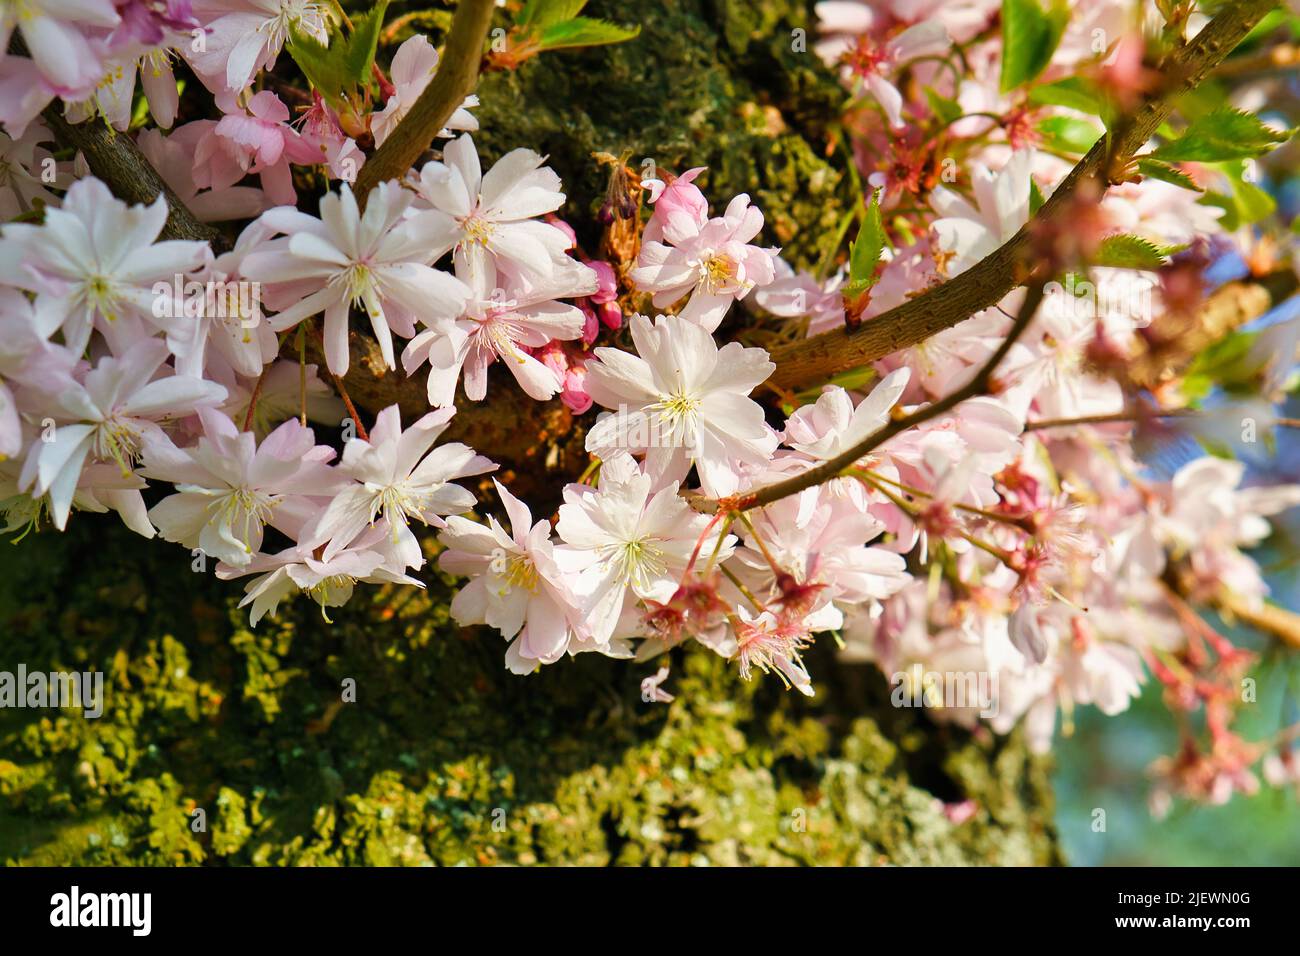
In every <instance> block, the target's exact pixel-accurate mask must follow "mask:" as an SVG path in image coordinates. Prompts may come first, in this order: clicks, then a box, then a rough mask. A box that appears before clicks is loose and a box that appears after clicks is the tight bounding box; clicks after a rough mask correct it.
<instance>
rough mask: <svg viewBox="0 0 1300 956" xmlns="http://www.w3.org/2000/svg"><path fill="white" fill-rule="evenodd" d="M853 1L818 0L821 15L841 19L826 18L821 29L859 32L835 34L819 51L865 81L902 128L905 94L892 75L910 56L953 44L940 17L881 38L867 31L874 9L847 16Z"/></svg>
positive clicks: (843, 70)
mask: <svg viewBox="0 0 1300 956" xmlns="http://www.w3.org/2000/svg"><path fill="white" fill-rule="evenodd" d="M850 6H853V5H851V4H846V3H819V4H818V5H817V7H818V11H817V12H818V16H819V17H822V16H824V15H825V14H831V15H832V16H834V17H835V19H839V20H840V22H839V23H838V24H837V23H836V22H835V21H834V20H831V21H830V22H826V21H823V25H822V29H823V31H826V32H836V31H838V30H844V29H845V28H848V29H847V31H846V32H850V33H856V34H858V35H857V36H856V38H854V39H852V40H849V41H846V40H845V39H844V38H835V37H832V38H831V40H830V41H829V42H827V41H822V42H820V43H819V44H818V45H817V52H818V54H819V55H820V56H821V57H822V58H823V59H824V60H826V61H827V63H828V64H829V65H832V66H833V65H837V64H838V65H839V66H840V73H841V76H842V77H843V78H844V79H845V81H846V82H852V83H855V84H856V83H862V84H865V86H866V87H867V89H868V90H869V91H870V93H871V95H872V96H874V97H875V99H876V101H877V102H878V103H879V104H880V107H881V109H883V110H884V111H885V117H886V118H887V119H888V120H889V125H890V126H891V127H893V128H894V129H901V128H902V127H903V125H904V123H903V95H902V94H901V93H900V92H899V91H898V87H896V86H894V84H893V83H891V82H890V81H889V75H890V74H891V73H893V72H895V71H896V70H897V69H898V68H899V67H900V66H902V65H903V64H904V63H906V62H908V61H909V60H914V59H917V58H919V57H923V56H935V55H939V54H943V53H946V52H947V51H948V49H949V48H950V47H951V46H952V39H951V37H949V35H948V30H947V28H946V27H945V26H944V24H943V22H942V21H941V20H939V19H930V20H925V21H924V22H921V23H917V24H914V25H913V26H910V27H908V28H907V29H906V30H904V31H903V32H902V33H899V34H898V35H896V36H893V37H890V38H889V39H885V40H881V39H878V38H877V37H875V36H873V35H872V34H870V33H867V32H861V33H859V32H858V31H859V30H862V31H865V30H867V28H868V27H870V25H871V21H872V17H871V11H870V10H868V9H865V8H862V9H861V10H860V12H859V11H854V13H852V14H849V15H848V16H842V15H843V14H848V13H849V11H848V10H847V9H846V8H848V7H850Z"/></svg>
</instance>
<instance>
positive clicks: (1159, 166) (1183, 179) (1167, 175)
mask: <svg viewBox="0 0 1300 956" xmlns="http://www.w3.org/2000/svg"><path fill="white" fill-rule="evenodd" d="M1138 172H1140V173H1141V174H1142V175H1143V176H1146V177H1147V178H1149V179H1159V180H1160V181H1161V182H1166V183H1173V184H1174V185H1175V186H1182V187H1183V188H1184V189H1191V190H1193V191H1194V192H1198V193H1199V192H1204V190H1203V189H1201V187H1200V186H1198V185H1196V180H1194V179H1192V177H1191V176H1188V175H1187V174H1186V173H1185V172H1183V171H1182V170H1181V169H1178V168H1177V167H1175V166H1170V165H1169V164H1168V163H1162V162H1161V161H1160V160H1158V159H1151V158H1149V157H1145V156H1144V157H1142V158H1141V159H1139V160H1138Z"/></svg>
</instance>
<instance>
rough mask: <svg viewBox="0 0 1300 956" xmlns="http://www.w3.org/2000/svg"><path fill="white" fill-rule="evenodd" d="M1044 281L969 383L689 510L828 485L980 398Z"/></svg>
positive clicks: (731, 507)
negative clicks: (798, 465) (778, 475)
mask: <svg viewBox="0 0 1300 956" xmlns="http://www.w3.org/2000/svg"><path fill="white" fill-rule="evenodd" d="M1045 285H1046V281H1045V280H1042V279H1038V280H1035V281H1034V283H1033V284H1032V285H1030V286H1029V288H1028V289H1026V290H1025V301H1024V303H1023V304H1022V305H1021V307H1020V312H1019V313H1018V314H1017V315H1016V318H1015V321H1014V322H1013V323H1012V325H1011V328H1010V330H1009V331H1008V332H1007V335H1006V338H1004V339H1003V340H1002V344H1001V345H999V346H998V348H997V351H996V352H994V353H993V354H992V355H991V356H990V357H989V360H988V361H987V362H985V363H984V365H983V366H981V367H980V369H979V370H978V371H977V372H976V373H975V375H974V376H973V377H972V378H971V380H970V381H969V382H967V383H966V384H965V385H963V386H962V387H961V388H959V389H957V390H956V391H954V392H951V393H949V394H948V395H945V396H944V397H943V398H941V399H939V400H938V401H937V402H932V403H930V404H929V405H926V406H924V407H923V408H919V409H917V410H916V411H915V412H913V413H912V414H910V415H904V416H902V417H901V418H893V419H890V420H889V421H888V422H886V423H885V424H884V425H883V426H881V427H880V428H878V429H877V430H876V431H874V432H872V433H871V434H870V435H868V436H867V437H866V438H864V439H863V440H862V441H860V442H858V443H857V444H856V445H854V446H853V447H852V448H850V449H849V450H848V451H844V452H841V453H840V454H838V455H836V456H835V457H834V458H828V459H827V460H826V461H823V462H821V463H820V464H818V465H814V466H813V467H812V468H809V469H808V470H807V471H803V472H800V473H799V474H797V475H792V476H790V477H789V478H784V479H782V480H781V481H777V482H773V483H772V484H770V485H763V486H762V487H761V488H755V489H753V490H751V491H747V492H745V493H744V494H741V495H737V496H735V497H734V498H728V499H723V500H721V501H719V500H714V499H708V498H696V499H694V500H693V501H692V506H693V507H694V508H695V509H696V510H697V511H702V512H704V513H706V514H711V513H713V512H716V511H718V510H724V511H732V512H741V511H748V510H750V509H751V508H758V507H760V506H762V505H768V504H771V503H772V502H774V501H779V500H781V499H782V498H785V497H788V496H789V495H793V494H797V493H799V492H800V491H803V490H804V489H805V488H811V487H813V486H814V485H819V484H821V483H822V482H824V481H829V480H830V479H832V478H835V477H837V476H839V475H840V473H841V472H843V471H844V469H846V468H849V467H851V466H852V465H854V464H856V463H857V462H858V461H860V460H861V459H862V458H863V457H865V456H866V455H868V454H870V453H871V452H872V451H873V450H874V449H876V448H879V447H880V446H881V445H883V444H884V443H885V442H887V441H889V439H891V438H893V437H894V436H895V435H899V434H901V433H902V432H905V431H907V430H908V429H909V428H915V427H916V426H917V425H920V424H923V423H925V422H928V421H929V420H930V419H932V418H937V417H939V416H940V415H943V414H945V413H947V412H949V411H951V410H952V409H953V408H955V407H957V406H958V405H960V404H961V403H962V402H964V401H966V400H967V399H968V398H974V397H975V396H977V395H983V394H985V393H986V392H988V391H989V389H990V386H991V385H992V384H993V373H994V372H996V371H997V369H998V366H999V365H1001V364H1002V360H1003V359H1004V358H1006V356H1007V353H1008V352H1010V351H1011V346H1013V345H1014V344H1015V343H1016V340H1017V339H1019V338H1020V336H1021V334H1022V333H1024V331H1025V329H1026V328H1028V327H1029V323H1030V322H1031V321H1032V320H1033V318H1034V315H1035V313H1037V311H1038V306H1039V305H1040V304H1041V303H1042V301H1043V289H1044V286H1045Z"/></svg>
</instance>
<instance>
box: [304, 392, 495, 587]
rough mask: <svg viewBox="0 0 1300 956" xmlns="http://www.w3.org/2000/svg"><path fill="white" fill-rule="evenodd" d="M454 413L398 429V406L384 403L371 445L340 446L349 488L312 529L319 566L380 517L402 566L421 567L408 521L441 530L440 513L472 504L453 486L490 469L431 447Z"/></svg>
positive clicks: (463, 453) (459, 451)
mask: <svg viewBox="0 0 1300 956" xmlns="http://www.w3.org/2000/svg"><path fill="white" fill-rule="evenodd" d="M453 414H455V409H453V408H446V409H442V410H440V411H436V412H430V413H429V414H427V415H425V416H423V417H422V418H420V419H418V420H417V421H416V422H415V423H414V424H412V425H411V426H410V427H408V428H406V429H405V430H403V429H402V422H401V413H400V412H399V411H398V409H397V406H396V405H390V406H388V407H387V408H385V409H384V410H383V411H382V412H380V413H379V415H378V417H377V418H376V419H375V427H374V428H372V429H371V430H370V438H369V440H367V439H364V438H353V439H352V440H351V441H349V442H348V443H347V444H346V445H344V446H343V459H342V461H340V462H339V466H338V471H339V473H340V474H342V475H343V476H346V477H347V478H351V479H352V480H353V483H351V484H349V485H348V486H347V487H345V488H343V489H342V490H341V491H339V492H338V494H336V495H335V496H334V497H333V499H332V500H331V501H330V503H329V505H328V507H326V509H325V511H324V513H323V514H322V515H321V518H320V521H319V523H318V524H317V525H316V528H315V535H316V542H317V543H324V542H328V544H326V546H325V550H324V552H323V557H324V559H325V560H327V561H328V560H329V559H330V558H331V557H333V556H334V555H335V554H338V553H339V552H340V551H341V550H343V548H345V547H346V546H347V545H348V544H350V543H351V542H352V540H353V539H354V538H356V537H357V535H359V534H360V533H361V532H362V531H363V530H364V529H365V528H367V527H368V526H370V525H372V524H374V523H375V519H376V517H377V516H378V515H380V514H382V515H383V517H384V521H385V523H386V524H387V525H388V528H389V529H390V533H391V534H392V537H393V545H394V551H395V553H396V554H397V556H398V557H400V558H401V560H402V563H403V564H404V565H406V566H407V567H414V568H419V567H422V566H423V564H424V557H423V555H422V554H421V552H420V543H419V542H418V541H417V540H416V539H415V535H414V534H413V533H412V532H411V529H410V526H409V524H408V522H409V521H410V520H412V519H414V520H416V521H419V522H420V523H422V524H431V525H433V526H434V527H435V528H441V527H443V526H444V522H443V520H442V519H443V518H444V517H445V516H446V515H453V514H461V513H463V512H466V511H468V510H469V509H470V508H472V507H473V506H474V495H473V494H472V493H471V492H469V491H467V490H466V489H464V488H462V487H461V486H460V485H456V484H452V482H453V481H454V480H455V479H457V478H466V477H469V476H471V475H481V474H483V473H484V472H487V471H491V470H493V469H494V468H496V465H494V464H493V463H492V462H490V461H488V460H487V459H486V458H484V457H482V456H481V455H476V454H475V453H474V449H472V448H470V447H469V446H467V445H462V444H460V443H459V442H455V443H451V444H446V445H439V446H438V447H437V448H432V446H433V443H434V442H436V441H437V440H438V436H439V435H441V434H442V433H443V431H444V430H446V427H447V423H448V422H449V421H451V417H452V415H453ZM431 448H432V450H430V449H431Z"/></svg>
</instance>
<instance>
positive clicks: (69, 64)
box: [0, 0, 121, 135]
mask: <svg viewBox="0 0 1300 956" xmlns="http://www.w3.org/2000/svg"><path fill="white" fill-rule="evenodd" d="M120 19H121V18H120V17H118V15H117V10H116V9H114V6H113V3H112V2H111V0H24V2H23V3H22V4H21V5H19V4H5V6H4V7H3V8H0V40H2V41H3V44H0V49H3V50H8V49H9V38H10V37H11V36H12V35H13V32H14V30H15V28H16V29H17V30H18V32H19V33H20V34H21V35H22V38H23V41H24V42H25V43H26V44H27V49H28V50H29V51H30V52H31V59H32V62H33V63H34V64H35V66H36V69H37V70H38V71H39V72H40V76H41V79H42V80H43V81H44V83H45V84H46V85H47V86H48V88H49V89H50V90H51V91H53V92H54V93H57V94H58V95H60V96H62V97H64V98H66V99H72V100H77V99H81V98H83V97H84V96H86V95H88V94H89V93H90V91H92V90H93V89H94V88H95V86H96V85H97V84H98V83H99V79H100V76H101V75H102V73H103V69H104V66H103V56H104V52H105V47H104V44H103V40H102V39H101V38H99V37H96V36H94V35H93V34H91V33H90V30H91V29H92V28H99V29H102V30H106V29H111V28H112V27H115V26H117V24H118V23H119V22H120ZM38 109H39V107H38ZM10 133H11V134H12V135H21V130H13V129H11V130H10Z"/></svg>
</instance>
